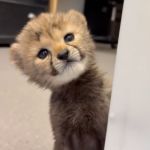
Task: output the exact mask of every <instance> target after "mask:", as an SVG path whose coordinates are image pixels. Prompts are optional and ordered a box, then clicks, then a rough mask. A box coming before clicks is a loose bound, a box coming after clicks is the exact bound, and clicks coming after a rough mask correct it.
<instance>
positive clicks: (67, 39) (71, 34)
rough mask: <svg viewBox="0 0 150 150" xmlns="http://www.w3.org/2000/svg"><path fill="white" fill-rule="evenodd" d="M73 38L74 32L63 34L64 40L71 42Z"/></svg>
mask: <svg viewBox="0 0 150 150" xmlns="http://www.w3.org/2000/svg"><path fill="white" fill-rule="evenodd" d="M73 40H74V34H73V33H67V34H66V35H65V36H64V41H65V42H71V41H73Z"/></svg>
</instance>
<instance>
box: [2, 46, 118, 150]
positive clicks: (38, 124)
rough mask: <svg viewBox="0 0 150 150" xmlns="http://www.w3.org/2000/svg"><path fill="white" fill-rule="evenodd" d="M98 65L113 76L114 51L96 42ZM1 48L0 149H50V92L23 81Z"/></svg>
mask: <svg viewBox="0 0 150 150" xmlns="http://www.w3.org/2000/svg"><path fill="white" fill-rule="evenodd" d="M97 49H98V50H97V52H96V58H97V62H98V65H99V66H100V68H102V69H103V70H104V72H106V73H108V75H109V76H110V77H112V76H113V71H114V63H115V54H116V51H115V50H112V49H109V47H108V46H105V45H100V44H99V45H97ZM26 79H27V78H26V77H25V76H24V75H22V73H20V71H18V70H17V69H16V68H15V66H14V65H12V64H11V63H10V61H9V54H8V48H0V150H52V147H53V137H52V133H51V126H50V122H49V116H48V112H49V96H50V91H48V90H42V89H40V88H38V87H37V86H35V85H34V84H29V83H28V82H26Z"/></svg>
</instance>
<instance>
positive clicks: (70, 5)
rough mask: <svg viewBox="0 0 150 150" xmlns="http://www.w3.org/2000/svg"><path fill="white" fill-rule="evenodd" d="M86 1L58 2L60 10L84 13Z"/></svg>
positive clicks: (67, 0) (66, 0)
mask: <svg viewBox="0 0 150 150" xmlns="http://www.w3.org/2000/svg"><path fill="white" fill-rule="evenodd" d="M83 8H84V0H58V10H59V11H67V10H69V9H76V10H78V11H80V12H83Z"/></svg>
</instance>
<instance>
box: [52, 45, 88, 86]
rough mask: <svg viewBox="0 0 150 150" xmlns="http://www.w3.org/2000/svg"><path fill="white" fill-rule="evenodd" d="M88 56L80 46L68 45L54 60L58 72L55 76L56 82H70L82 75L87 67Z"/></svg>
mask: <svg viewBox="0 0 150 150" xmlns="http://www.w3.org/2000/svg"><path fill="white" fill-rule="evenodd" d="M86 61H87V60H86V57H85V55H83V54H82V53H81V51H80V49H79V48H77V47H73V46H68V49H64V50H63V51H61V53H59V54H58V55H57V58H56V59H55V61H53V67H54V69H55V71H56V74H55V75H54V76H53V80H54V82H55V83H60V84H61V82H69V81H71V80H73V79H76V78H77V77H78V76H80V75H81V74H82V73H83V72H84V71H85V68H86Z"/></svg>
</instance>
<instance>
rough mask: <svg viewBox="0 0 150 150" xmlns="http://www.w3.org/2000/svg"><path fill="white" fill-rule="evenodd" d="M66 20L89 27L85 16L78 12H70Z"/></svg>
mask: <svg viewBox="0 0 150 150" xmlns="http://www.w3.org/2000/svg"><path fill="white" fill-rule="evenodd" d="M66 18H67V19H68V21H69V20H70V21H72V22H74V23H75V24H78V23H80V24H82V25H84V26H87V21H86V19H85V17H84V15H83V14H82V13H80V12H78V11H76V10H69V11H68V12H67V14H66Z"/></svg>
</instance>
